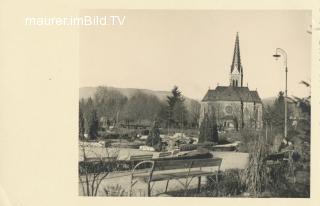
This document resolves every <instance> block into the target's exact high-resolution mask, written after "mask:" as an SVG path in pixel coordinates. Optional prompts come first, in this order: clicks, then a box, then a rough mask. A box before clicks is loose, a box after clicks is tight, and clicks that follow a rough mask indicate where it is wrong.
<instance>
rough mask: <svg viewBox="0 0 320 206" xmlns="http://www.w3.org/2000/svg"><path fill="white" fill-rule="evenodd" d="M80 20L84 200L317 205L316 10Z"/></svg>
mask: <svg viewBox="0 0 320 206" xmlns="http://www.w3.org/2000/svg"><path fill="white" fill-rule="evenodd" d="M80 14H81V16H84V17H86V18H85V19H86V21H87V23H90V24H92V26H83V27H81V28H79V63H78V64H79V65H78V66H79V98H78V105H76V106H78V108H77V111H78V116H77V118H78V121H77V123H78V124H77V125H76V126H77V127H78V133H77V135H78V138H77V141H78V143H77V147H78V164H77V166H78V167H77V171H76V172H77V174H78V179H77V180H74V181H75V182H76V183H77V184H78V195H79V196H83V197H85V196H99V197H110V196H112V197H181V198H183V197H206V198H218V197H219V198H221V197H224V198H310V168H311V164H310V151H311V67H312V61H311V59H312V58H311V57H312V52H311V51H312V50H311V49H312V32H313V30H312V12H311V10H284V9H282V10H281V9H278V10H212V9H211V10H210V9H208V10H187V9H185V10H184V9H181V10H165V9H163V10H161V9H158V10H152V9H149V10H143V9H142V10H138V9H132V10H108V9H84V10H81V12H80ZM76 21H78V22H79V21H80V20H76ZM28 23H30V24H31V23H39V21H37V22H36V21H34V22H33V20H32V19H31V20H28ZM69 23H70V24H72V23H76V22H75V21H72V20H70V22H69ZM95 24H99V25H98V26H97V25H95Z"/></svg>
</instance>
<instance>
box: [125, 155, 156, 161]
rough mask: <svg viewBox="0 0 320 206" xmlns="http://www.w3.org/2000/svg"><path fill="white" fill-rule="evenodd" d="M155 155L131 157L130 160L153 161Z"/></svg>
mask: <svg viewBox="0 0 320 206" xmlns="http://www.w3.org/2000/svg"><path fill="white" fill-rule="evenodd" d="M152 157H153V154H144V155H131V156H130V160H133V161H136V160H149V159H152Z"/></svg>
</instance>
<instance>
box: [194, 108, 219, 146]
mask: <svg viewBox="0 0 320 206" xmlns="http://www.w3.org/2000/svg"><path fill="white" fill-rule="evenodd" d="M218 140H219V137H218V130H217V123H216V119H215V116H214V114H211V115H208V114H207V113H206V114H205V115H204V117H203V120H202V122H201V125H200V135H199V143H203V142H218Z"/></svg>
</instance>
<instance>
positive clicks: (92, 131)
mask: <svg viewBox="0 0 320 206" xmlns="http://www.w3.org/2000/svg"><path fill="white" fill-rule="evenodd" d="M88 129H89V131H88V135H89V138H90V139H96V138H97V136H98V130H99V119H98V116H97V111H96V110H95V109H92V111H91V115H90V118H89V119H88Z"/></svg>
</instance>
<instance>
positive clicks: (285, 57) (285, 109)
mask: <svg viewBox="0 0 320 206" xmlns="http://www.w3.org/2000/svg"><path fill="white" fill-rule="evenodd" d="M279 53H280V54H279ZM281 54H282V55H283V56H284V65H285V72H286V88H285V97H284V118H285V119H284V138H285V139H286V140H287V115H288V114H287V97H288V90H287V88H288V65H287V52H286V51H285V50H283V49H281V48H277V49H276V53H275V54H274V55H273V57H275V58H276V60H277V59H278V58H279V57H281Z"/></svg>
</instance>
